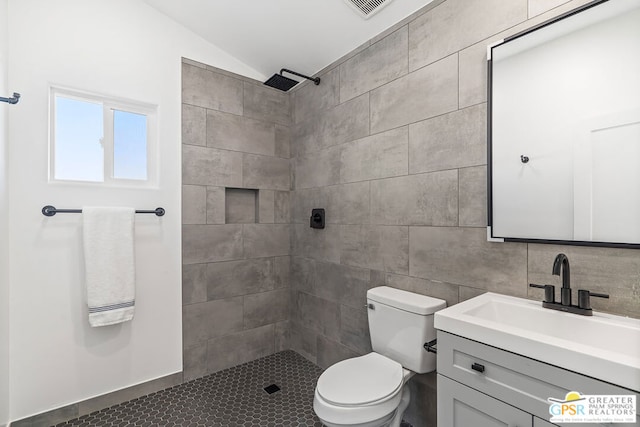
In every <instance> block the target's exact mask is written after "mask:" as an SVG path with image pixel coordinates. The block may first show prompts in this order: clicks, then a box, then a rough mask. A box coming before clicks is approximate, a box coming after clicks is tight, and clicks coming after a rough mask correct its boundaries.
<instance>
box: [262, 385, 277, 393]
mask: <svg viewBox="0 0 640 427" xmlns="http://www.w3.org/2000/svg"><path fill="white" fill-rule="evenodd" d="M264 391H266V392H267V393H269V394H273V393H275V392H276V391H280V387H278V386H277V385H275V384H271V385H268V386H266V387H265V388H264Z"/></svg>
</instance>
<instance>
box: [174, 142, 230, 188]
mask: <svg viewBox="0 0 640 427" xmlns="http://www.w3.org/2000/svg"><path fill="white" fill-rule="evenodd" d="M182 183H183V184H195V185H212V186H226V187H242V153H237V152H233V151H226V150H217V149H214V148H206V147H197V146H194V145H183V146H182Z"/></svg>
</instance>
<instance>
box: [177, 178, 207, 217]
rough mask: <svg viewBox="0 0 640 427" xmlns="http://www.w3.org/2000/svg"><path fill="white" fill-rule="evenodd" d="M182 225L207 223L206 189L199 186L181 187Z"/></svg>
mask: <svg viewBox="0 0 640 427" xmlns="http://www.w3.org/2000/svg"><path fill="white" fill-rule="evenodd" d="M182 223H183V224H206V223H207V188H206V187H202V186H199V185H183V186H182Z"/></svg>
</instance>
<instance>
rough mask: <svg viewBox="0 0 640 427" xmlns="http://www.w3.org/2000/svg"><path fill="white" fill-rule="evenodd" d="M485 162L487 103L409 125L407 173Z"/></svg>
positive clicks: (475, 164)
mask: <svg viewBox="0 0 640 427" xmlns="http://www.w3.org/2000/svg"><path fill="white" fill-rule="evenodd" d="M485 164H487V107H486V104H480V105H476V106H473V107H469V108H465V109H464V110H459V111H455V112H453V113H449V114H445V115H443V116H439V117H435V118H432V119H429V120H424V121H422V122H419V123H415V124H412V125H411V126H409V173H420V172H431V171H436V170H445V169H453V168H460V167H466V166H477V165H485Z"/></svg>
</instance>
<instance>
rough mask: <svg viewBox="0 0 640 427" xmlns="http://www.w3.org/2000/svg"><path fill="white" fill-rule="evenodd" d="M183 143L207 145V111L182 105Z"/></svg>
mask: <svg viewBox="0 0 640 427" xmlns="http://www.w3.org/2000/svg"><path fill="white" fill-rule="evenodd" d="M182 143H183V144H189V145H207V110H206V109H204V108H202V107H196V106H193V105H187V104H182Z"/></svg>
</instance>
